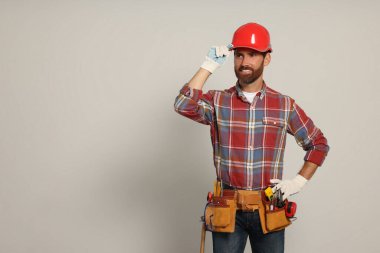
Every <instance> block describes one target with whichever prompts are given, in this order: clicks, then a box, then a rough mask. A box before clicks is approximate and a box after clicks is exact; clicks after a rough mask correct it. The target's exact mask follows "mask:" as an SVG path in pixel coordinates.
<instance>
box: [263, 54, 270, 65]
mask: <svg viewBox="0 0 380 253" xmlns="http://www.w3.org/2000/svg"><path fill="white" fill-rule="evenodd" d="M271 59H272V56H271V54H270V53H267V54H266V55H265V58H264V66H267V65H269V63H270V60H271Z"/></svg>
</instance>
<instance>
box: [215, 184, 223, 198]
mask: <svg viewBox="0 0 380 253" xmlns="http://www.w3.org/2000/svg"><path fill="white" fill-rule="evenodd" d="M221 189H222V185H221V182H220V181H218V180H215V181H214V196H215V197H220V195H221V193H222V192H221V191H222V190H221Z"/></svg>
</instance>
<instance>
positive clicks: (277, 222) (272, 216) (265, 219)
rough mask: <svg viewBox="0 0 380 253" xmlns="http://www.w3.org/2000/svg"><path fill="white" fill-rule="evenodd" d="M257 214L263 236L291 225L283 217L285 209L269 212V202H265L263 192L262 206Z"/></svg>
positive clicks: (286, 218)
mask: <svg viewBox="0 0 380 253" xmlns="http://www.w3.org/2000/svg"><path fill="white" fill-rule="evenodd" d="M259 212H260V221H261V227H262V230H263V233H264V234H266V233H269V232H274V231H278V230H282V229H284V228H286V227H287V226H289V225H290V224H291V223H292V222H291V221H290V220H289V219H288V217H286V215H285V207H283V208H276V209H275V210H272V211H271V210H270V201H268V200H267V198H266V196H265V193H264V191H263V192H262V205H261V206H260V208H259Z"/></svg>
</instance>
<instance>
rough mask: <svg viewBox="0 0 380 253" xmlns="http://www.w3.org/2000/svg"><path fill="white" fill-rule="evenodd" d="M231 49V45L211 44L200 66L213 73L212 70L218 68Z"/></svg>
mask: <svg viewBox="0 0 380 253" xmlns="http://www.w3.org/2000/svg"><path fill="white" fill-rule="evenodd" d="M231 50H232V45H231V44H229V45H228V46H213V47H211V48H210V51H208V54H207V56H206V60H205V61H204V62H203V64H202V66H201V68H203V69H205V70H207V71H208V72H210V73H214V71H215V70H216V69H217V68H219V67H220V66H221V65H222V64H223V63H224V62H225V61H226V59H227V57H228V56H229V55H230V53H231Z"/></svg>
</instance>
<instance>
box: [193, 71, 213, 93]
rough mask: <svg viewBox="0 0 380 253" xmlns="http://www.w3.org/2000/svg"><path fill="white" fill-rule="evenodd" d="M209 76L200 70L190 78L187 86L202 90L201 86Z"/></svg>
mask: <svg viewBox="0 0 380 253" xmlns="http://www.w3.org/2000/svg"><path fill="white" fill-rule="evenodd" d="M210 75H211V73H210V72H208V71H207V70H205V69H203V68H200V69H199V70H198V71H197V73H195V75H194V76H193V78H191V80H190V81H189V83H188V86H189V87H190V88H193V89H197V90H202V88H203V85H204V84H205V83H206V81H207V79H208V77H209V76H210Z"/></svg>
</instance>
